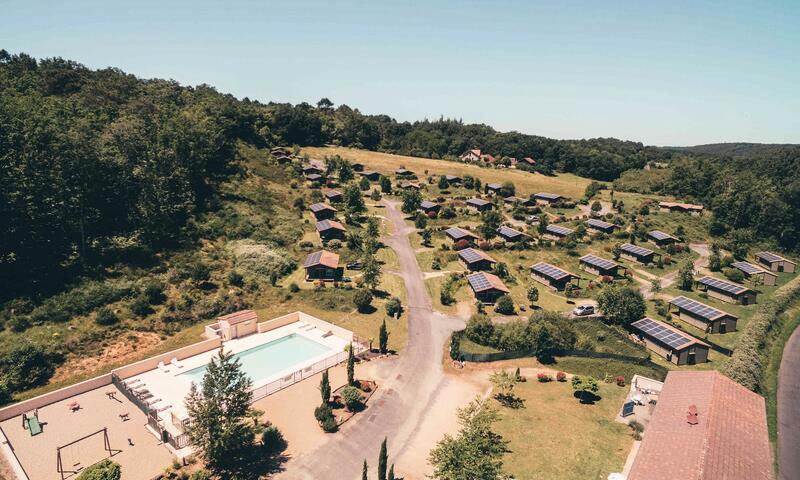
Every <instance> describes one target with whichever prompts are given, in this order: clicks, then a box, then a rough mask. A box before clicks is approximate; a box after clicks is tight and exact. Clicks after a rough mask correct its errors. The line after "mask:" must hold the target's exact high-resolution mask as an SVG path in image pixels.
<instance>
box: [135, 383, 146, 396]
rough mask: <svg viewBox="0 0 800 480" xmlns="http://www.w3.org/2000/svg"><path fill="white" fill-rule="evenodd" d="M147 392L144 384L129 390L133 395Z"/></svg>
mask: <svg viewBox="0 0 800 480" xmlns="http://www.w3.org/2000/svg"><path fill="white" fill-rule="evenodd" d="M148 391H149V390H148V389H147V385H145V384H144V383H143V384H141V385H140V386H138V387H136V388H132V389H131V392H133V394H134V395H139V394H140V393H147V392H148Z"/></svg>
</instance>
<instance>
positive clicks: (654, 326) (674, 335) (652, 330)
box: [631, 317, 692, 348]
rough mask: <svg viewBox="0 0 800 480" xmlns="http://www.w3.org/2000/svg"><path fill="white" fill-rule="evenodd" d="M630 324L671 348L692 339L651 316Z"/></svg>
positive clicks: (678, 346)
mask: <svg viewBox="0 0 800 480" xmlns="http://www.w3.org/2000/svg"><path fill="white" fill-rule="evenodd" d="M631 326H632V327H635V328H637V329H638V330H640V331H642V332H643V333H645V334H646V335H647V336H649V337H652V338H654V339H655V340H658V341H659V342H661V343H664V344H666V345H669V346H670V347H672V348H680V347H681V346H682V345H686V344H687V343H689V342H691V341H692V339H691V338H690V337H688V336H686V335H684V334H682V333H678V332H676V331H674V330H672V329H670V328H667V327H666V326H665V325H664V324H663V323H661V322H657V321H655V320H653V319H652V318H647V317H645V318H643V319H641V320H638V321H635V322H633V323H632V324H631Z"/></svg>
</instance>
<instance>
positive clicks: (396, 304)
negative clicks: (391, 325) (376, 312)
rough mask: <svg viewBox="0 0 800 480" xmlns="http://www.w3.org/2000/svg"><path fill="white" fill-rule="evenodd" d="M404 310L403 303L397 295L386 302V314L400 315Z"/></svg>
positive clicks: (391, 315)
mask: <svg viewBox="0 0 800 480" xmlns="http://www.w3.org/2000/svg"><path fill="white" fill-rule="evenodd" d="M402 311H403V305H402V303H400V299H399V298H397V297H392V298H390V299H389V301H388V302H386V314H387V315H389V316H390V317H394V316H395V315H399V314H400V313H401V312H402Z"/></svg>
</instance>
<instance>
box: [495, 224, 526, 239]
mask: <svg viewBox="0 0 800 480" xmlns="http://www.w3.org/2000/svg"><path fill="white" fill-rule="evenodd" d="M497 233H499V234H500V235H501V236H503V237H508V238H516V237H520V236H521V237H527V236H529V235H528V234H526V233H523V232H520V231H519V230H514V229H513V228H511V227H506V226H505V225H501V226H500V228H498V229H497Z"/></svg>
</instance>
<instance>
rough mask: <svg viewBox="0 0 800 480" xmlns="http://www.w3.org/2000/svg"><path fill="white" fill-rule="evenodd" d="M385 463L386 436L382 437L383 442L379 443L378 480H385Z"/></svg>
mask: <svg viewBox="0 0 800 480" xmlns="http://www.w3.org/2000/svg"><path fill="white" fill-rule="evenodd" d="M386 463H387V453H386V437H383V443H381V453H380V454H379V455H378V480H386Z"/></svg>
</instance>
